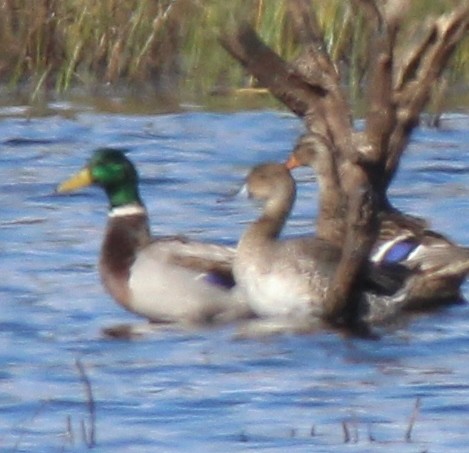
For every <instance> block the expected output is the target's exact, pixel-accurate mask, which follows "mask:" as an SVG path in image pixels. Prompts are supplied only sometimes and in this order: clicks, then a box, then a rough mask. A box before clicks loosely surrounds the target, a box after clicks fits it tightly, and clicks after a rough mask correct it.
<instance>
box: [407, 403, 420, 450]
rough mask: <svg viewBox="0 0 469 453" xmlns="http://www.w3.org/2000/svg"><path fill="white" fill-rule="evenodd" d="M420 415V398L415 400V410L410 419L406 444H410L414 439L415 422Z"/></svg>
mask: <svg viewBox="0 0 469 453" xmlns="http://www.w3.org/2000/svg"><path fill="white" fill-rule="evenodd" d="M419 414H420V397H418V398H417V399H416V400H415V404H414V409H413V411H412V414H411V416H410V419H409V426H407V430H406V432H405V440H406V442H410V441H411V440H412V439H411V437H412V430H413V429H414V425H415V421H416V420H417V417H418V415H419Z"/></svg>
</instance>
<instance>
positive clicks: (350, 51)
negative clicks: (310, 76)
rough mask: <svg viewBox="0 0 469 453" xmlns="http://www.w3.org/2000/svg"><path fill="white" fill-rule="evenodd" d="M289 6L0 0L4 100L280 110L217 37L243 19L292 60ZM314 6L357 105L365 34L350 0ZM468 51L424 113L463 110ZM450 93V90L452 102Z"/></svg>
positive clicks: (428, 9)
mask: <svg viewBox="0 0 469 453" xmlns="http://www.w3.org/2000/svg"><path fill="white" fill-rule="evenodd" d="M287 1H288V0H249V1H240V0H238V1H232V2H226V1H225V0H204V1H202V0H101V1H99V2H96V1H94V0H35V1H34V2H31V1H30V0H5V1H3V2H2V3H1V7H0V10H1V14H0V35H1V38H2V46H1V48H0V93H2V96H1V97H2V98H4V99H5V98H12V97H14V98H18V97H20V98H22V99H24V100H25V101H27V102H37V101H40V100H44V99H47V98H50V97H57V96H61V97H63V96H65V97H67V96H73V95H76V94H80V95H88V96H109V95H111V96H113V95H114V96H115V95H119V96H124V97H126V98H135V99H141V100H142V99H145V98H158V99H160V100H161V101H162V102H163V103H167V104H168V105H174V106H176V105H177V104H178V103H179V102H181V101H183V102H192V101H195V102H197V101H198V100H200V99H209V98H221V97H233V96H232V95H236V96H235V97H237V98H242V100H241V102H243V103H247V104H248V105H249V104H250V103H253V104H254V105H255V104H257V103H258V102H261V103H263V104H264V105H272V106H278V105H279V104H278V103H277V102H276V101H274V100H273V99H271V98H270V96H269V95H268V94H266V92H265V90H262V87H258V86H257V85H256V81H255V80H254V79H252V78H251V77H249V76H248V75H247V74H246V73H245V72H244V70H243V69H242V68H240V66H239V65H237V64H236V63H235V62H233V60H232V59H231V57H230V56H229V55H228V54H227V52H226V51H225V50H224V49H223V48H222V47H221V46H220V43H219V41H218V37H219V36H220V34H221V33H222V32H223V31H225V30H226V29H227V28H230V27H232V26H233V25H234V24H236V23H239V22H240V20H246V21H248V22H249V23H250V24H251V25H252V26H253V28H254V29H255V30H256V31H257V33H258V34H259V35H260V37H261V38H262V39H263V40H264V41H265V42H266V43H267V44H268V45H269V46H270V47H271V48H273V49H274V50H275V51H276V52H277V53H279V54H280V55H281V56H282V57H283V58H285V59H286V60H292V59H293V58H295V56H296V55H297V52H298V43H297V42H295V37H294V34H293V33H292V32H291V30H292V27H291V17H289V15H288V9H287V7H286V2H287ZM456 3H457V2H453V1H448V0H415V1H414V2H412V6H411V8H410V12H409V14H408V18H407V20H408V21H409V22H412V21H415V23H416V24H417V23H418V22H420V23H422V22H423V26H425V21H422V17H423V16H431V15H434V14H441V13H442V12H446V13H449V12H451V10H452V9H453V8H454V7H455V5H456ZM313 4H314V7H315V9H316V11H317V17H318V19H319V23H320V26H321V27H322V30H323V33H324V41H325V43H326V46H327V48H328V49H327V50H328V51H329V53H330V55H331V56H332V57H333V60H334V64H335V65H336V66H337V67H339V68H340V70H341V72H342V73H343V75H344V80H345V83H346V84H347V85H348V87H349V92H350V97H351V99H350V100H351V103H352V104H353V105H359V103H360V98H361V96H362V88H363V86H364V85H365V83H366V77H367V74H366V71H365V67H366V59H367V55H368V53H369V50H370V49H368V44H367V43H368V42H369V41H370V40H369V36H370V33H372V27H370V25H369V22H367V20H366V19H365V18H364V17H363V16H360V15H356V14H353V12H352V9H353V7H354V6H353V5H354V2H353V1H350V2H346V1H344V0H316V1H314V2H313V1H311V5H312V7H313ZM357 17H358V20H357ZM421 26H422V25H416V27H414V29H413V33H414V34H415V36H406V39H409V40H410V42H411V41H412V40H413V39H414V38H415V37H416V36H418V35H419V31H420V32H421V29H420V27H421ZM468 44H469V38H467V37H466V38H465V39H464V40H463V42H461V43H460V45H459V48H458V49H457V51H456V53H455V55H454V57H453V58H452V60H451V63H450V64H449V67H448V70H447V71H446V73H445V77H444V79H443V80H444V81H443V83H442V84H441V85H440V86H436V87H435V89H434V96H433V105H432V106H431V107H430V110H433V111H439V110H441V109H444V108H445V106H446V105H447V103H448V102H450V103H452V104H453V105H455V106H456V107H457V108H458V107H467V106H469V92H468V91H469V90H468V85H469V45H468ZM448 87H451V88H452V90H449V91H448ZM452 92H457V93H456V96H455V98H454V99H452V100H451V95H452ZM253 99H254V100H253ZM256 99H257V100H256ZM259 99H260V101H259ZM208 102H209V103H210V101H208Z"/></svg>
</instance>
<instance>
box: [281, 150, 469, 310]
mask: <svg viewBox="0 0 469 453" xmlns="http://www.w3.org/2000/svg"><path fill="white" fill-rule="evenodd" d="M331 159H332V158H331V155H330V154H329V152H328V151H327V150H326V149H324V150H322V149H321V148H320V147H313V146H298V147H297V148H296V149H295V150H294V151H293V152H292V154H291V155H290V156H289V158H288V160H287V162H286V166H287V168H289V169H293V168H295V167H299V166H308V167H311V168H312V169H313V170H315V172H316V175H317V179H318V185H319V198H320V205H321V209H327V207H328V206H329V207H330V206H331V205H332V204H333V202H334V200H332V203H330V200H329V198H328V197H329V196H330V193H332V192H331V191H329V188H328V184H329V183H330V181H328V179H330V178H331V176H330V175H331V174H333V173H331V166H332V161H331ZM379 221H380V230H379V235H378V239H377V241H376V243H375V245H374V246H373V248H372V251H371V254H370V261H372V262H373V263H375V265H376V266H385V265H387V264H390V263H391V264H400V265H402V266H404V267H405V268H407V269H408V270H409V272H410V273H411V274H412V282H411V283H410V284H409V285H408V287H407V295H406V302H405V308H407V309H425V308H430V307H432V306H435V305H442V304H449V303H455V302H459V301H461V300H462V296H461V291H460V287H461V285H462V283H463V282H464V280H465V278H466V276H467V274H468V273H469V249H468V248H466V247H459V246H457V245H456V244H454V243H453V242H451V241H450V240H449V239H447V238H445V237H444V236H443V235H441V234H438V233H436V232H434V231H431V230H428V229H427V228H426V223H425V222H424V221H422V220H421V219H417V218H413V217H410V216H409V217H406V216H403V215H402V214H400V213H399V212H397V211H393V210H392V209H390V210H387V211H382V212H380V214H379Z"/></svg>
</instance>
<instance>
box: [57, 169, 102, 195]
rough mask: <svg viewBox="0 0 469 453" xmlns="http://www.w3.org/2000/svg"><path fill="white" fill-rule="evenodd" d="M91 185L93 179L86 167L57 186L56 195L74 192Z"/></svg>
mask: <svg viewBox="0 0 469 453" xmlns="http://www.w3.org/2000/svg"><path fill="white" fill-rule="evenodd" d="M91 184H93V178H92V177H91V172H90V169H89V168H88V167H85V168H83V169H82V170H80V171H79V172H78V173H75V174H74V175H73V176H72V177H71V178H69V179H67V180H66V181H64V182H63V183H61V184H59V185H58V186H57V192H58V193H64V192H73V191H74V190H77V189H80V188H82V187H87V186H90V185H91Z"/></svg>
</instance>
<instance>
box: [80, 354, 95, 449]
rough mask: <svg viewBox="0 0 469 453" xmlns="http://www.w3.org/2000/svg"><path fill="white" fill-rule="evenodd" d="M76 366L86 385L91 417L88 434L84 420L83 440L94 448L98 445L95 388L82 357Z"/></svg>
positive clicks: (89, 446) (87, 402)
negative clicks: (92, 385)
mask: <svg viewBox="0 0 469 453" xmlns="http://www.w3.org/2000/svg"><path fill="white" fill-rule="evenodd" d="M75 366H76V367H77V369H78V373H79V375H80V380H81V382H82V383H83V386H84V387H85V395H86V404H87V408H88V414H89V418H90V427H89V433H88V434H87V432H86V426H85V422H84V421H82V433H83V440H84V441H85V443H86V445H87V447H88V448H93V447H95V446H96V404H95V401H94V398H93V390H92V388H91V382H90V380H89V378H88V376H87V374H86V371H85V367H84V366H83V364H82V363H81V361H80V359H76V360H75Z"/></svg>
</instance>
